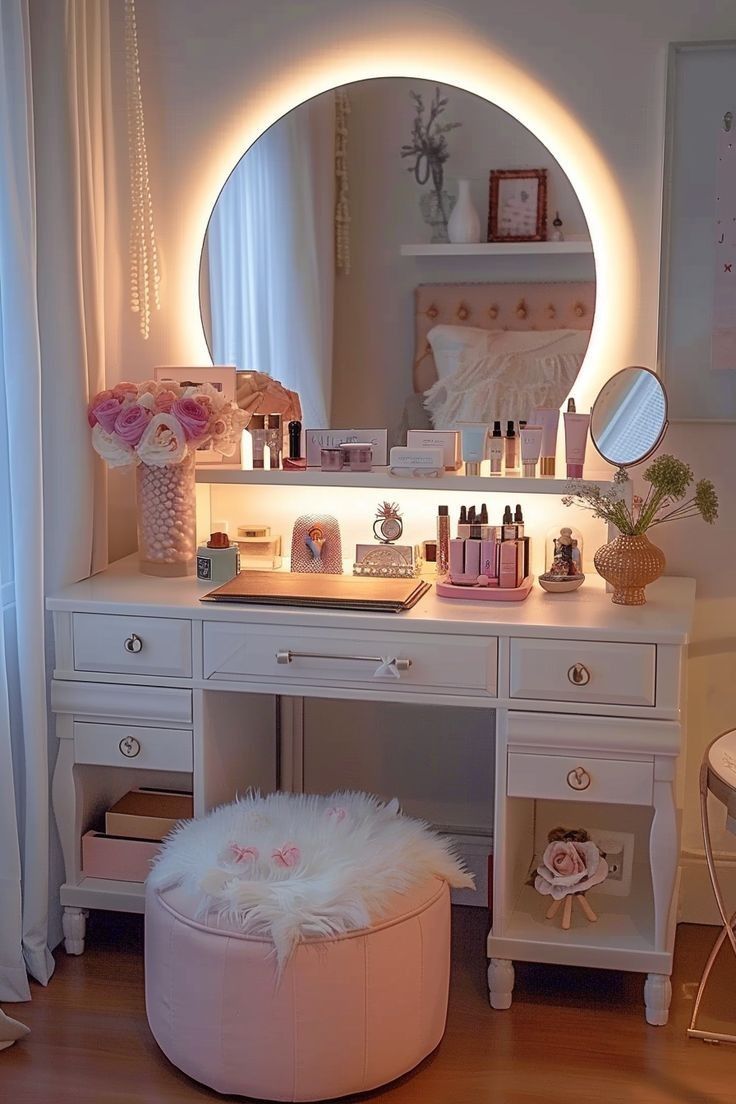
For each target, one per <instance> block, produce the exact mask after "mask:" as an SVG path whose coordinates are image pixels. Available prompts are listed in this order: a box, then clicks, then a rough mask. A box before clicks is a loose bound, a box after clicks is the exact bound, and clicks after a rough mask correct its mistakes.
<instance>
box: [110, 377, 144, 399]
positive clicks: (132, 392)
mask: <svg viewBox="0 0 736 1104" xmlns="http://www.w3.org/2000/svg"><path fill="white" fill-rule="evenodd" d="M112 393H113V395H114V396H115V398H116V399H126V398H132V399H137V398H138V384H137V383H130V382H129V381H128V380H123V381H122V383H116V384H115V386H114V387H113V389H112Z"/></svg>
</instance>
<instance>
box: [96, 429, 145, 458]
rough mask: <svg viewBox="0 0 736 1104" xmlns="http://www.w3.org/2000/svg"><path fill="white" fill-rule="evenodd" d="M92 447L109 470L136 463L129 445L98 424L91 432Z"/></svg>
mask: <svg viewBox="0 0 736 1104" xmlns="http://www.w3.org/2000/svg"><path fill="white" fill-rule="evenodd" d="M92 447H93V448H94V450H95V452H96V453H97V454H98V455H99V456H101V457H102V459H103V460H104V461H105V462H106V463H107V464H109V465H110V467H111V468H124V467H125V466H126V464H134V463H136V462H137V461H136V455H135V452H134V451H133V449H132V448H131V447H130V445H127V444H126V443H125V441H123V440H121V439H120V437H118V436H117V434H116V433H107V432H106V431H105V430H104V429H103V428H102V426H101V425H99V424H98V425H96V426H95V427H94V428H93V430H92Z"/></svg>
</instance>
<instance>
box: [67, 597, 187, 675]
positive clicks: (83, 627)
mask: <svg viewBox="0 0 736 1104" xmlns="http://www.w3.org/2000/svg"><path fill="white" fill-rule="evenodd" d="M73 631H74V670H75V671H109V672H119V673H120V674H126V675H128V674H138V675H166V676H169V677H175V678H176V677H180V678H191V677H192V624H191V621H184V620H181V619H179V618H175V617H127V616H116V615H113V614H110V615H108V614H102V613H75V614H74V630H73Z"/></svg>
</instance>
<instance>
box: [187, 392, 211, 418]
mask: <svg viewBox="0 0 736 1104" xmlns="http://www.w3.org/2000/svg"><path fill="white" fill-rule="evenodd" d="M192 398H193V399H194V401H195V402H196V403H199V405H200V406H203V407H204V408H205V410H206V411H207V414H208V415H209V416H211V415H212V413H213V411H214V409H215V408H214V406H213V405H212V399H211V398H210V397H209V395H192Z"/></svg>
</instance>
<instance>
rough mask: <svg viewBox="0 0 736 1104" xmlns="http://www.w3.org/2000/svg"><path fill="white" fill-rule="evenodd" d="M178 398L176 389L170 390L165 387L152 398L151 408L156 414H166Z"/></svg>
mask: <svg viewBox="0 0 736 1104" xmlns="http://www.w3.org/2000/svg"><path fill="white" fill-rule="evenodd" d="M178 398H179V396H178V395H177V393H176V391H172V390H171V389H170V388H168V387H167V388H165V389H164V390H163V391H159V393H158V395H156V397H155V399H154V400H153V409H154V410H155V411H156V413H157V414H168V413H170V411H171V407H172V406H173V405H174V403H175V402H176V400H177V399H178Z"/></svg>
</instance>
